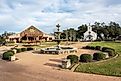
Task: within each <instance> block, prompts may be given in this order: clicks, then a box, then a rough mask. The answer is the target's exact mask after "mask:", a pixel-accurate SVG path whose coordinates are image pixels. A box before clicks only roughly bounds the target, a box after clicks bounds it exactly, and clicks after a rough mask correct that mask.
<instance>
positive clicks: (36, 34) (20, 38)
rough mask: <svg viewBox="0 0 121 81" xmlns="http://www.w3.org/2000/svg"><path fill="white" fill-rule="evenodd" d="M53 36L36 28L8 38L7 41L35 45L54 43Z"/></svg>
mask: <svg viewBox="0 0 121 81" xmlns="http://www.w3.org/2000/svg"><path fill="white" fill-rule="evenodd" d="M53 39H54V36H53V35H49V34H45V33H43V32H42V31H40V30H39V29H37V28H36V27H34V26H30V27H28V28H27V29H25V30H24V31H22V32H20V33H18V34H14V35H11V36H9V37H8V39H7V41H14V42H28V43H35V42H40V41H52V40H53Z"/></svg>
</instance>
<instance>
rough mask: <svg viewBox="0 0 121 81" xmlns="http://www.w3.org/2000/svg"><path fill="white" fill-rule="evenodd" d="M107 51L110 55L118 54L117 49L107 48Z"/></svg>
mask: <svg viewBox="0 0 121 81" xmlns="http://www.w3.org/2000/svg"><path fill="white" fill-rule="evenodd" d="M106 52H108V55H109V56H115V55H116V53H115V51H114V50H112V49H107V50H106Z"/></svg>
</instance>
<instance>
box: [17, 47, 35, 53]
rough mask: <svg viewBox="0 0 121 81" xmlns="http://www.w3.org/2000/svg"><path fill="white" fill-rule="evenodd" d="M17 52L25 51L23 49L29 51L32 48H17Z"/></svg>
mask: <svg viewBox="0 0 121 81" xmlns="http://www.w3.org/2000/svg"><path fill="white" fill-rule="evenodd" d="M16 50H17V53H20V52H25V51H31V50H33V48H31V47H29V48H17V49H16Z"/></svg>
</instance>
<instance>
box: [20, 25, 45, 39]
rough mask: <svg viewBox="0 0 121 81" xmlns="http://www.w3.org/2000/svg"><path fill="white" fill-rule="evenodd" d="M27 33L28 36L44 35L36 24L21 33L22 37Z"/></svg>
mask: <svg viewBox="0 0 121 81" xmlns="http://www.w3.org/2000/svg"><path fill="white" fill-rule="evenodd" d="M25 35H26V36H27V37H37V36H43V32H42V31H40V30H39V29H37V28H36V27H35V26H30V27H28V28H27V29H25V30H24V31H22V32H21V33H20V36H21V37H23V36H25Z"/></svg>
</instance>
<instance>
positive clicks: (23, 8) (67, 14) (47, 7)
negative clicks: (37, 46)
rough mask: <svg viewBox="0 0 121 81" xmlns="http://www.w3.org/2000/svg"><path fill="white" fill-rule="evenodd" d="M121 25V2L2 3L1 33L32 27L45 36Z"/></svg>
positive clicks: (18, 0) (14, 0) (51, 0)
mask: <svg viewBox="0 0 121 81" xmlns="http://www.w3.org/2000/svg"><path fill="white" fill-rule="evenodd" d="M95 21H98V22H106V23H108V22H110V21H114V22H117V23H119V24H121V0H0V33H3V32H4V31H8V32H21V31H22V30H24V29H26V28H27V27H29V26H31V25H33V26H35V27H37V28H39V29H40V30H41V31H43V32H46V33H52V32H54V31H55V26H56V24H58V23H59V24H60V25H61V30H64V29H67V28H70V27H72V28H75V29H77V28H78V26H80V25H82V24H88V23H91V24H93V23H94V22H95Z"/></svg>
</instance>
